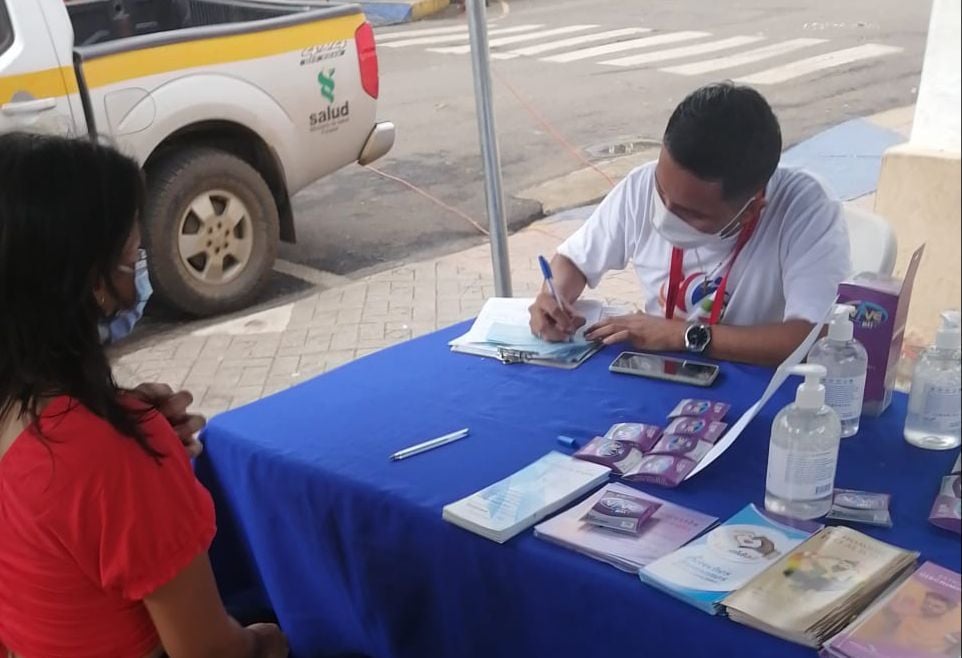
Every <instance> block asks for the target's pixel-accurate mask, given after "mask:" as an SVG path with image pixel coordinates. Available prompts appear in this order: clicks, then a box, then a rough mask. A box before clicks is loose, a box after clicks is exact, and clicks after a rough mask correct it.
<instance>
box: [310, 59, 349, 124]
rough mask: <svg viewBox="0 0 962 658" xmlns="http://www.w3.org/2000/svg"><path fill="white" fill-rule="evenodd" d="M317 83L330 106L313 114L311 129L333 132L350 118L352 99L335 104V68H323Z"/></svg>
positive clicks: (318, 75)
mask: <svg viewBox="0 0 962 658" xmlns="http://www.w3.org/2000/svg"><path fill="white" fill-rule="evenodd" d="M317 84H318V87H320V90H321V97H322V98H323V99H324V100H326V101H327V102H328V106H327V107H326V108H324V109H323V110H320V111H319V112H314V113H312V114H311V116H310V125H311V130H312V131H313V130H319V131H321V132H325V133H328V132H333V131H334V130H337V128H338V127H339V126H340V125H341V124H343V123H345V122H347V120H348V118H350V116H351V104H350V101H344V104H343V105H336V104H335V96H334V88H335V83H334V69H323V70H321V72H320V73H318V74H317Z"/></svg>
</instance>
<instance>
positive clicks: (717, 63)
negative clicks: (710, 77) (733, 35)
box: [661, 39, 826, 75]
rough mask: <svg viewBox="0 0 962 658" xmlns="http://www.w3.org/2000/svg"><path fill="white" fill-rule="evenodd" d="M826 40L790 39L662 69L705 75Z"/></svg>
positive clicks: (685, 73)
mask: <svg viewBox="0 0 962 658" xmlns="http://www.w3.org/2000/svg"><path fill="white" fill-rule="evenodd" d="M825 41H826V40H825V39H789V40H788V41H782V42H779V43H773V44H771V45H768V46H762V47H761V48H755V49H753V50H746V51H745V52H743V53H738V54H736V55H728V56H727V57H718V58H715V59H706V60H703V61H700V62H692V63H691V64H681V65H679V66H671V67H668V68H664V69H661V70H662V71H664V72H665V73H677V74H678V75H704V74H705V73H714V72H715V71H724V70H725V69H732V68H735V67H737V66H744V65H746V64H752V63H754V62H759V61H761V60H763V59H771V58H772V57H778V56H779V55H787V54H788V53H790V52H794V51H796V50H801V49H802V48H808V47H810V46H817V45H819V44H822V43H825Z"/></svg>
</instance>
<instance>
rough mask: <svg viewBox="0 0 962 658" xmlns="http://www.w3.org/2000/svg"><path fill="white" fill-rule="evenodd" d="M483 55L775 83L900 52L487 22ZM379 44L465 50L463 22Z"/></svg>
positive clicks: (637, 29)
mask: <svg viewBox="0 0 962 658" xmlns="http://www.w3.org/2000/svg"><path fill="white" fill-rule="evenodd" d="M488 36H489V39H488V45H489V46H490V49H491V58H492V59H496V60H511V59H517V58H522V57H525V58H535V59H537V60H539V61H541V62H546V63H550V64H571V63H573V62H586V63H591V64H596V65H598V66H603V67H619V68H623V69H632V68H657V70H659V71H661V72H663V73H668V74H673V75H682V76H697V75H708V74H715V73H719V72H722V73H723V75H724V76H725V77H732V78H734V79H735V80H737V81H738V82H742V83H745V84H752V85H759V86H764V85H776V84H781V83H784V82H789V81H791V80H795V79H798V78H804V77H806V76H814V75H815V74H816V73H819V72H830V71H832V70H833V69H837V68H839V67H842V66H845V65H847V64H852V63H855V62H869V61H872V60H880V59H881V58H883V57H885V56H888V55H893V54H895V53H898V52H901V50H902V49H901V48H899V47H896V46H889V45H885V44H878V43H863V44H861V45H854V46H853V45H851V44H845V43H842V42H841V40H838V41H834V42H833V41H832V40H830V39H821V38H819V39H816V38H807V37H806V38H802V37H796V38H788V39H783V40H774V39H772V38H770V37H767V36H764V35H760V34H750V35H739V34H736V35H718V34H712V33H710V32H703V31H698V30H679V31H666V30H661V29H658V28H657V27H653V26H632V27H620V28H615V29H612V28H606V27H604V26H601V25H594V24H577V25H545V24H524V25H513V26H510V27H508V26H502V24H501V23H499V24H497V25H492V26H491V27H490V29H489V31H488ZM377 42H378V46H379V47H380V48H389V49H395V48H408V47H418V46H421V47H423V48H424V49H425V50H427V51H428V52H431V53H433V54H439V55H464V54H467V53H469V52H471V46H470V38H469V36H468V29H467V27H466V26H464V25H453V26H447V27H439V28H414V29H405V30H392V31H388V32H379V33H378V35H377Z"/></svg>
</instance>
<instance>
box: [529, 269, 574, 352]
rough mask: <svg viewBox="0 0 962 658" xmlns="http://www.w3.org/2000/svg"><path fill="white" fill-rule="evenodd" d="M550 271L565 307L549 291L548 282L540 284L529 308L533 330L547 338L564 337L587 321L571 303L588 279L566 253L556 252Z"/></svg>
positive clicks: (537, 334)
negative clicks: (539, 290)
mask: <svg viewBox="0 0 962 658" xmlns="http://www.w3.org/2000/svg"><path fill="white" fill-rule="evenodd" d="M551 273H552V274H553V275H554V287H555V290H556V291H557V293H558V296H559V297H561V300H562V302H563V303H564V308H562V307H560V306H558V302H557V301H556V300H555V298H554V297H553V296H552V295H551V293H550V292H548V287H547V285H543V286H541V292H540V293H539V294H538V296H537V297H536V298H535V300H534V304H532V305H531V308H530V309H528V310H529V312H530V313H531V320H530V326H531V333H533V334H534V335H535V336H540V337H541V338H543V339H545V340H550V341H563V340H567V339H568V338H569V337H570V336H571V334H573V333H574V332H575V331H577V330H578V328H579V327H581V325H583V324H584V323H585V320H584V318H580V317H578V316H576V315H575V314H574V312H573V310H572V305H573V304H574V303H575V302H576V301H577V300H578V297H580V296H581V293H582V292H584V289H585V285H586V284H587V280H586V279H585V275H584V274H582V273H581V270H579V269H578V267H577V266H576V265H575V264H574V263H572V262H571V260H569V259H568V258H567V257H566V256H562V255H561V254H555V256H554V258H552V259H551Z"/></svg>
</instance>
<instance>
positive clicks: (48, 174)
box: [0, 133, 161, 458]
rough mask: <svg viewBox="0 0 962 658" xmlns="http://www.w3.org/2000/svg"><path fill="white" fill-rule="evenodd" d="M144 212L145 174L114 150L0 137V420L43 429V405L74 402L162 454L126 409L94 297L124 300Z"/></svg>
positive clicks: (37, 137)
mask: <svg viewBox="0 0 962 658" xmlns="http://www.w3.org/2000/svg"><path fill="white" fill-rule="evenodd" d="M143 204H144V184H143V178H142V176H141V173H140V167H139V166H138V165H137V163H136V162H134V161H133V160H131V159H129V158H127V157H125V156H123V155H121V154H120V153H118V152H117V151H115V150H113V149H111V148H109V147H107V146H102V145H98V144H95V143H93V142H91V141H87V140H79V139H76V140H75V139H66V138H62V137H49V136H40V135H28V134H21V133H12V134H7V135H0V417H3V416H4V415H6V414H7V413H8V412H10V411H12V410H14V409H16V408H17V407H18V406H19V407H20V410H21V413H25V414H27V416H28V417H32V418H33V419H36V420H37V422H39V418H40V413H39V412H40V405H41V402H42V400H43V399H44V398H47V397H51V396H58V395H66V396H70V397H72V398H74V399H75V400H76V401H77V402H79V403H80V404H82V405H83V406H85V407H86V408H87V409H89V410H90V411H91V412H93V413H94V414H96V415H97V416H99V417H101V418H103V419H105V420H106V421H107V422H108V423H110V425H111V426H113V427H114V429H116V430H117V431H118V432H120V433H121V434H123V435H125V436H128V437H130V438H131V439H133V440H134V441H136V442H137V443H138V444H139V445H140V447H141V448H143V449H144V451H145V452H147V453H148V454H149V455H151V456H153V457H155V458H156V457H159V456H161V455H160V453H158V452H157V451H155V450H154V449H153V448H152V447H151V445H150V443H149V442H148V440H147V437H146V436H145V435H144V433H143V432H142V431H141V430H140V428H139V420H140V419H141V416H142V414H139V413H138V412H136V411H134V410H132V409H130V408H129V407H127V406H125V405H123V404H122V403H121V401H120V392H121V391H120V388H119V387H118V385H117V383H116V382H115V380H114V378H113V374H112V372H111V368H110V362H109V360H108V359H107V355H106V354H105V352H104V348H103V346H102V344H101V341H100V334H99V331H98V321H99V320H100V319H101V318H102V314H103V312H102V311H101V309H100V307H99V305H98V304H97V301H96V300H95V299H94V291H93V290H94V286H95V285H96V284H97V282H98V281H101V280H103V281H104V282H106V285H107V288H108V290H110V291H111V292H116V291H114V290H113V289H112V288H113V287H112V284H111V283H110V282H111V281H112V277H113V275H114V272H115V270H116V268H117V266H118V265H119V264H120V260H121V258H122V254H123V251H124V247H125V245H126V242H127V240H128V239H129V237H130V234H131V231H133V229H134V225H135V222H136V221H137V218H138V217H139V216H140V212H141V209H142V208H143ZM38 429H40V431H41V434H42V428H38Z"/></svg>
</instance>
